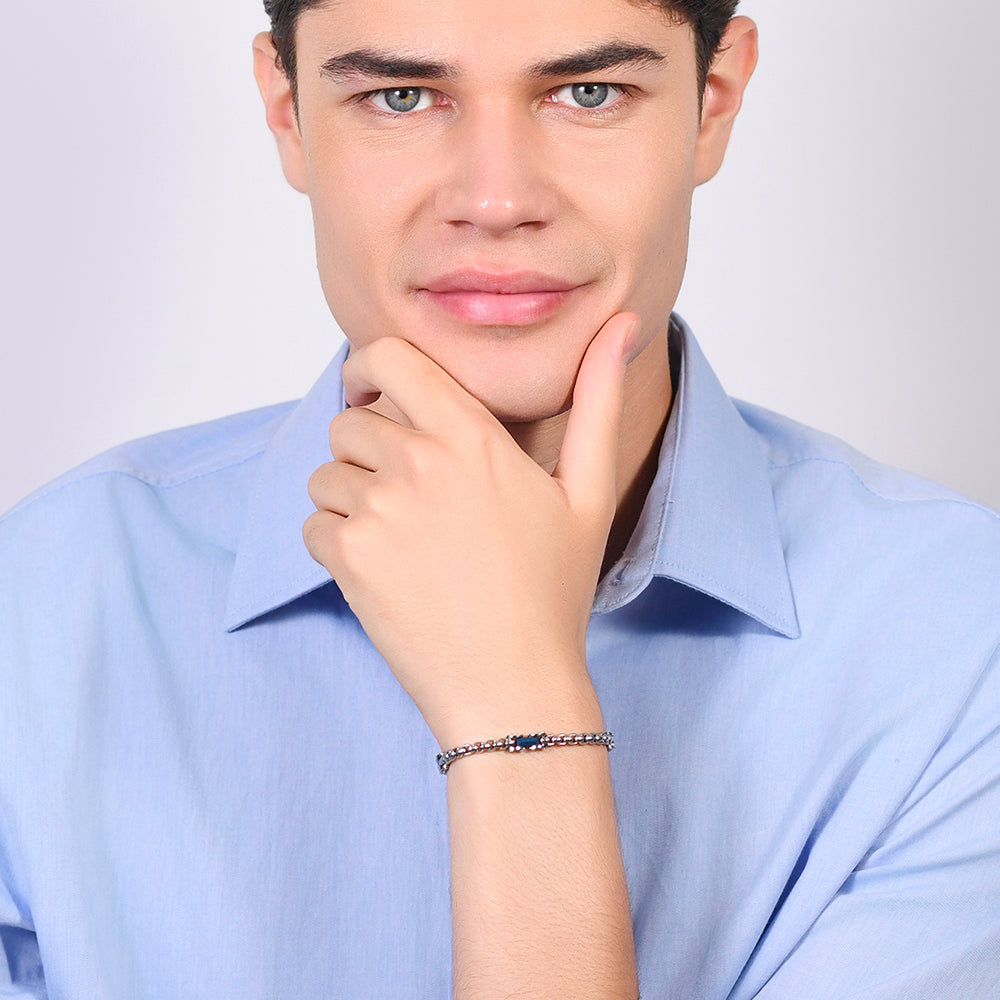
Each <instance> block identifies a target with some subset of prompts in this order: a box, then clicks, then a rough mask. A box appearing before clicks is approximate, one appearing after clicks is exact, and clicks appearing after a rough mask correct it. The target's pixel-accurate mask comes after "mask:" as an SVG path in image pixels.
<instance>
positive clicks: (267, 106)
mask: <svg viewBox="0 0 1000 1000" xmlns="http://www.w3.org/2000/svg"><path fill="white" fill-rule="evenodd" d="M253 73H254V77H255V78H256V80H257V89H258V90H259V91H260V96H261V98H262V99H263V101H264V111H265V114H266V116H267V127H268V128H269V129H270V130H271V132H272V133H273V135H274V139H275V141H276V142H277V144H278V155H279V156H280V157H281V167H282V170H283V171H284V174H285V179H286V180H287V181H288V183H289V184H291V186H292V187H293V188H295V190H296V191H301V192H302V193H303V194H305V193H306V191H307V182H306V168H305V156H304V153H303V149H302V135H301V133H300V131H299V122H298V118H297V116H296V113H295V102H294V100H293V99H292V88H291V87H290V86H289V82H288V77H286V76H285V73H284V71H283V70H282V68H281V66H280V65H279V63H278V53H277V51H276V50H275V48H274V42H273V41H272V40H271V36H270V34H268V33H267V32H261V33H260V34H259V35H257V37H256V38H255V39H254V40H253Z"/></svg>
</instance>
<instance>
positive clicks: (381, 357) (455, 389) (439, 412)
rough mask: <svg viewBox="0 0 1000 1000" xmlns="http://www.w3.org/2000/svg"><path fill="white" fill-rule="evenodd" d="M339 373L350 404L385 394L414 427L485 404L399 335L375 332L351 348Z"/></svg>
mask: <svg viewBox="0 0 1000 1000" xmlns="http://www.w3.org/2000/svg"><path fill="white" fill-rule="evenodd" d="M343 378H344V390H345V393H346V398H347V402H348V404H349V405H351V406H366V405H368V404H369V403H371V402H372V401H373V400H374V398H375V397H377V396H379V395H384V396H386V397H387V398H388V399H389V400H390V401H391V402H392V404H393V405H394V406H395V407H396V408H397V409H398V410H399V411H400V412H401V413H402V414H403V415H404V416H405V417H406V419H407V420H408V421H409V422H410V425H411V426H412V427H413V428H414V429H416V430H424V431H437V430H446V429H447V428H448V427H449V426H454V424H455V421H458V420H462V419H465V420H467V419H468V418H469V415H470V412H477V413H478V412H481V411H483V410H484V407H483V405H482V403H480V402H479V400H478V399H476V398H475V397H474V396H472V395H471V394H470V393H468V392H467V391H466V390H465V389H464V388H463V387H462V386H461V384H459V383H458V382H456V381H455V379H453V378H452V377H451V376H450V375H449V374H448V373H447V372H446V371H445V370H444V369H443V368H442V367H441V366H440V365H438V364H437V363H436V362H435V361H433V360H432V359H431V358H429V357H428V356H427V355H426V354H424V353H423V352H422V351H420V350H419V349H418V348H416V347H414V346H413V344H411V343H410V342H409V341H407V340H402V339H401V338H399V337H380V338H379V339H378V340H374V341H372V342H371V343H370V344H366V345H365V346H364V347H359V348H358V349H357V350H355V351H351V354H350V356H349V357H348V358H347V360H346V361H345V362H344V369H343Z"/></svg>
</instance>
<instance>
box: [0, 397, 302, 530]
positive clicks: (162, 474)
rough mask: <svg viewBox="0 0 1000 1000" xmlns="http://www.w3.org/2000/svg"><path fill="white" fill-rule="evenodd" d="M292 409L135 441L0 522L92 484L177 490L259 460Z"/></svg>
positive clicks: (62, 479) (279, 407)
mask: <svg viewBox="0 0 1000 1000" xmlns="http://www.w3.org/2000/svg"><path fill="white" fill-rule="evenodd" d="M294 405H295V404H294V403H279V404H276V405H274V406H266V407H262V408H260V409H256V410H249V411H247V412H245V413H236V414H232V415H230V416H226V417H222V418H220V419H217V420H210V421H206V422H205V423H200V424H193V425H192V426H189V427H180V428H176V429H173V430H168V431H162V432H160V433H159V434H152V435H150V436H148V437H143V438H138V439H136V440H134V441H128V442H126V443H124V444H121V445H118V446H117V447H115V448H111V449H109V450H108V451H105V452H102V453H101V454H99V455H97V456H95V457H94V458H91V459H90V460H89V461H86V462H84V463H83V464H82V465H79V466H77V467H76V468H74V469H71V470H70V471H69V472H67V473H65V474H64V475H62V476H59V477H58V478H57V479H54V480H52V482H50V483H47V484H46V485H45V486H42V487H41V488H39V489H37V490H35V491H34V492H33V493H31V494H29V495H28V496H27V497H25V499H24V500H22V501H21V502H20V503H18V504H17V505H16V506H15V507H13V508H12V509H11V510H10V511H9V512H8V513H7V514H5V515H4V516H3V517H2V518H0V523H4V522H7V521H9V520H12V519H13V520H16V519H17V518H18V517H19V516H22V515H23V513H24V512H25V511H27V510H30V509H31V508H33V507H37V506H38V505H39V504H44V503H45V502H46V501H51V499H52V498H54V497H58V496H59V495H60V494H66V493H76V492H79V491H81V490H83V489H86V484H87V483H89V482H90V481H92V480H95V479H98V480H101V479H114V478H119V479H123V480H131V481H134V482H136V483H140V484H143V485H145V486H149V487H152V488H155V489H163V488H170V487H172V486H178V485H182V484H184V483H186V482H189V481H191V480H193V479H197V478H200V477H202V476H207V475H212V474H213V473H218V472H221V471H224V470H226V469H228V468H231V467H233V466H235V465H239V464H241V463H243V462H246V461H247V460H249V459H252V458H254V457H255V456H257V455H259V454H260V452H261V451H262V450H263V449H264V447H265V446H266V445H267V442H268V441H269V440H270V438H271V437H272V435H273V434H274V431H275V429H276V428H277V426H278V425H279V424H280V423H281V421H282V420H283V419H284V417H285V416H287V414H288V412H289V411H290V409H291V408H292V407H293V406H294Z"/></svg>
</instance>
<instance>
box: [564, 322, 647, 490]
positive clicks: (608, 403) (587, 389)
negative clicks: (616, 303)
mask: <svg viewBox="0 0 1000 1000" xmlns="http://www.w3.org/2000/svg"><path fill="white" fill-rule="evenodd" d="M638 335H639V317H638V316H636V315H635V313H627V312H625V313H616V314H615V315H614V316H612V317H611V319H609V320H608V321H607V323H605V324H604V326H602V327H601V329H600V330H598V332H597V336H595V337H594V339H593V340H592V341H591V342H590V346H589V347H588V348H587V351H586V353H585V354H584V356H583V361H582V362H581V364H580V370H579V372H577V376H576V384H575V385H574V387H573V408H572V410H571V411H570V415H569V422H568V423H567V425H566V435H565V437H564V438H563V444H562V449H561V451H560V452H559V461H558V463H557V465H556V468H555V471H554V472H553V477H554V478H555V479H557V480H559V482H560V483H562V486H563V488H564V489H565V491H566V493H567V495H568V496H569V498H570V499H571V500H572V501H574V502H576V503H579V504H581V505H583V506H587V507H590V508H591V509H601V508H603V507H604V506H605V504H607V503H608V501H609V497H610V502H611V504H612V506H613V505H614V499H615V473H616V470H617V465H618V435H619V432H620V430H621V422H622V408H623V406H624V402H625V366H626V364H627V362H628V358H629V355H630V354H631V352H632V350H633V348H634V347H635V343H636V340H637V338H638Z"/></svg>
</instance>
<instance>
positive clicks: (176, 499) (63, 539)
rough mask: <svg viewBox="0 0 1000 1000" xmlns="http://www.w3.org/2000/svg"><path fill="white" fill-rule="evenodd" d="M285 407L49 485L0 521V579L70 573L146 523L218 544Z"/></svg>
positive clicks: (108, 460)
mask: <svg viewBox="0 0 1000 1000" xmlns="http://www.w3.org/2000/svg"><path fill="white" fill-rule="evenodd" d="M294 405H295V404H294V403H282V404H278V405H275V406H268V407H264V408H261V409H257V410H251V411H248V412H245V413H239V414H234V415H232V416H227V417H223V418H221V419H218V420H212V421H208V422H206V423H201V424H196V425H193V426H190V427H183V428H179V429H176V430H170V431H165V432H162V433H159V434H154V435H151V436H149V437H145V438H140V439H138V440H135V441H130V442H127V443H125V444H122V445H119V446H118V447H115V448H112V449H111V450H109V451H106V452H104V453H102V454H100V455H97V456H96V457H94V458H92V459H90V460H89V461H87V462H84V463H83V464H82V465H80V466H78V467H77V468H75V469H72V470H71V471H69V472H67V473H66V474H64V475H62V476H60V477H59V478H58V479H55V480H53V481H52V482H50V483H48V484H47V485H45V486H43V487H41V488H40V489H38V490H36V491H35V492H34V493H32V494H30V495H29V496H28V497H26V498H25V499H24V500H22V501H21V502H20V503H18V504H17V505H16V506H15V507H14V508H12V509H11V510H10V511H8V512H7V513H6V514H5V515H4V516H3V517H0V563H2V564H3V565H4V566H5V571H4V572H3V573H2V574H0V576H2V577H6V578H8V579H11V578H16V580H17V581H22V582H23V581H24V580H25V579H29V578H35V579H39V580H40V579H42V578H43V576H44V572H43V570H44V567H45V566H46V564H47V563H48V562H50V561H51V562H53V563H54V564H56V565H59V566H61V567H63V568H64V569H67V568H69V569H71V568H72V566H73V565H74V563H73V560H72V558H71V557H72V555H73V554H76V555H77V556H78V557H79V558H83V557H85V556H87V555H88V554H89V555H90V556H93V555H94V554H95V553H97V552H107V551H108V550H109V546H111V545H112V544H115V545H116V546H117V547H120V542H121V540H122V539H123V538H126V537H129V536H132V537H138V536H140V535H141V534H143V533H148V532H149V531H150V530H152V528H153V526H154V525H161V526H162V525H169V524H172V525H173V526H174V527H175V528H176V529H177V530H181V531H188V532H189V533H190V532H193V533H195V534H199V535H205V534H206V533H207V534H209V535H215V536H218V537H219V538H220V539H222V538H225V537H226V536H228V535H230V534H231V531H232V522H233V520H234V517H235V516H236V515H237V508H240V507H241V506H242V503H243V500H242V497H243V495H244V494H245V493H246V490H247V484H248V481H249V479H250V477H251V476H252V475H253V470H254V468H255V467H256V459H257V458H258V457H259V456H260V455H261V454H262V452H263V451H264V449H265V448H266V446H267V443H268V441H269V440H270V439H271V437H272V436H273V435H274V433H275V432H276V430H277V428H278V427H279V426H280V425H281V423H282V421H283V420H284V418H285V417H286V416H287V414H288V413H289V412H290V410H291V408H292V407H293V406H294ZM87 561H90V562H94V560H93V558H91V559H89V560H87Z"/></svg>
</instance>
